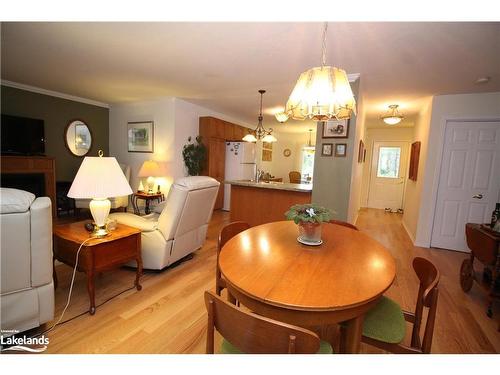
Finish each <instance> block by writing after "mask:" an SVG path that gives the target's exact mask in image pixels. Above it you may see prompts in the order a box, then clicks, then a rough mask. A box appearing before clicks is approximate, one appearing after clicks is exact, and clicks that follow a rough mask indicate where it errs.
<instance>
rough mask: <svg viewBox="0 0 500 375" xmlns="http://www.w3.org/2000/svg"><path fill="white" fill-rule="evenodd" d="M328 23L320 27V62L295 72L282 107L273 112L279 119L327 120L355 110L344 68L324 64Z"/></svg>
mask: <svg viewBox="0 0 500 375" xmlns="http://www.w3.org/2000/svg"><path fill="white" fill-rule="evenodd" d="M327 31H328V23H327V22H325V26H324V29H323V47H322V52H321V66H319V67H314V68H311V69H309V70H307V71H305V72H304V73H302V74H301V75H300V76H299V79H298V80H297V83H296V84H295V87H294V89H293V90H292V93H291V94H290V97H289V98H288V101H287V103H286V107H285V110H284V111H283V112H279V113H277V114H276V119H277V120H278V121H279V122H285V121H286V120H285V118H286V119H288V118H292V119H294V120H306V119H311V120H315V121H327V120H330V119H332V118H335V119H339V120H340V119H348V118H351V115H352V114H353V113H354V114H355V113H356V101H355V100H354V95H353V93H352V90H351V86H350V85H349V79H348V78H347V74H346V72H345V70H343V69H339V68H336V67H333V66H327V65H326V37H327Z"/></svg>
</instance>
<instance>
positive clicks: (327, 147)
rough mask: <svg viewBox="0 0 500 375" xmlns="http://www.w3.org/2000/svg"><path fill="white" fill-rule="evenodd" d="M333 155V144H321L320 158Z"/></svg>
mask: <svg viewBox="0 0 500 375" xmlns="http://www.w3.org/2000/svg"><path fill="white" fill-rule="evenodd" d="M332 155H333V143H323V144H322V145H321V156H332Z"/></svg>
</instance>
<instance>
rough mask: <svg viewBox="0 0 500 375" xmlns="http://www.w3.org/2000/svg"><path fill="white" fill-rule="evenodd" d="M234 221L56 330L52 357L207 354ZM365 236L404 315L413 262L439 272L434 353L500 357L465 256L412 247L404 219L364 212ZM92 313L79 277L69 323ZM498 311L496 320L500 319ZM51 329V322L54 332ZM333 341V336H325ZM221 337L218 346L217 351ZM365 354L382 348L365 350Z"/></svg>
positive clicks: (124, 275) (102, 287)
mask: <svg viewBox="0 0 500 375" xmlns="http://www.w3.org/2000/svg"><path fill="white" fill-rule="evenodd" d="M228 221H229V214H227V213H224V212H222V211H216V212H215V213H214V215H213V218H212V221H211V223H210V226H209V231H208V238H207V241H206V243H205V245H204V246H203V248H202V249H200V250H199V251H197V252H196V253H195V255H194V258H193V259H191V260H189V261H186V262H184V263H182V264H180V265H178V266H177V267H174V268H171V269H167V270H165V271H163V272H159V273H158V272H146V273H145V275H144V276H143V279H142V282H141V284H142V285H143V289H142V291H140V292H137V291H136V290H135V289H132V290H129V291H127V292H125V293H123V294H121V295H120V296H118V297H116V298H114V299H113V300H111V301H109V302H107V303H105V304H104V305H102V306H100V307H98V308H97V311H96V314H95V315H94V316H90V315H88V314H85V315H83V316H81V317H78V318H76V319H74V320H72V321H70V322H68V323H65V324H63V325H61V326H58V327H56V328H55V329H54V331H52V332H50V333H49V334H48V337H49V338H50V345H49V347H48V350H47V352H48V353H204V352H205V337H206V336H205V335H206V312H205V306H204V301H203V292H204V291H205V290H207V289H212V290H213V289H214V288H215V261H216V255H215V254H216V251H215V247H216V239H217V235H218V232H219V229H220V227H221V226H222V225H223V224H225V223H227V222H228ZM357 225H358V227H359V228H360V230H362V231H364V232H366V233H368V234H370V235H371V236H372V237H373V238H375V239H377V240H378V241H380V242H381V243H382V244H384V245H385V246H386V247H387V248H388V249H389V250H390V251H391V253H392V254H393V255H394V257H395V258H396V262H397V277H396V281H395V282H394V285H393V286H392V287H391V289H390V290H389V291H388V293H387V294H388V295H389V296H390V297H391V298H393V299H395V300H396V301H398V302H399V303H400V304H401V305H402V307H403V308H405V309H408V310H413V308H414V303H415V298H416V292H417V279H416V277H415V275H414V273H413V270H412V268H411V261H412V259H413V257H415V256H422V257H425V258H427V259H429V260H431V261H432V262H434V264H435V265H436V266H437V267H438V268H439V270H440V271H441V275H442V277H441V282H440V295H439V301H438V312H437V320H436V326H435V333H434V341H433V346H432V352H433V353H498V352H500V333H499V332H497V321H496V320H493V319H489V318H488V317H487V316H486V314H485V310H486V305H485V300H486V299H485V296H484V295H483V294H482V293H481V292H482V291H481V290H479V288H477V287H476V286H474V287H473V288H472V290H471V291H470V292H469V294H465V293H463V292H462V290H461V289H460V285H459V282H458V273H459V269H460V264H461V262H462V260H463V259H464V258H465V257H466V255H465V254H462V253H457V252H452V251H446V250H434V249H431V250H429V249H423V248H418V247H414V246H413V245H412V243H411V241H410V239H409V237H408V236H407V234H406V232H405V230H404V228H403V226H402V225H401V215H399V214H390V213H386V212H384V211H383V210H373V209H364V210H362V212H361V213H360V216H359V219H358V222H357ZM56 270H57V273H58V276H59V288H58V289H57V291H56V310H55V316H56V317H57V318H58V317H59V315H60V313H61V311H62V309H63V307H64V305H65V303H66V298H67V293H68V288H69V282H70V279H71V271H72V270H71V269H70V268H69V267H68V266H66V265H59V266H57V267H56ZM134 277H135V272H134V270H132V269H127V268H122V269H117V270H116V271H111V272H107V273H104V274H102V275H101V276H100V277H97V278H96V305H99V304H100V303H102V302H103V301H105V300H107V299H108V298H110V297H112V296H113V295H115V294H117V293H119V292H121V291H123V290H125V289H127V288H130V287H133V284H134ZM87 309H88V296H87V292H86V282H85V276H84V275H83V274H81V273H77V276H76V281H75V286H74V289H73V297H72V300H71V304H70V307H69V308H68V310H67V312H66V315H65V317H64V319H63V321H64V320H67V319H68V318H71V317H73V316H75V315H78V314H79V313H82V312H84V311H86V310H87ZM498 310H499V309H498V306H495V310H494V314H495V317H496V318H498V314H500V311H498ZM51 325H52V324H51V323H49V324H48V326H49V327H50V326H51ZM324 333H325V334H328V335H329V336H330V340H331V341H334V342H335V340H336V336H335V334H336V330H335V329H333V328H332V329H329V330H328V329H325V330H324ZM219 342H220V338H219V339H218V340H217V341H216V347H218V343H219ZM361 351H362V352H363V353H377V352H379V351H378V350H377V349H374V348H371V347H368V346H366V345H362V348H361Z"/></svg>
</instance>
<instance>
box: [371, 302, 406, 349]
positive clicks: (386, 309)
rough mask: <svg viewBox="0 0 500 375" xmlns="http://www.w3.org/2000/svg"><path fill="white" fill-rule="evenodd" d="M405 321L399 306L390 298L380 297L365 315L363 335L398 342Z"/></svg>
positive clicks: (393, 342) (401, 339)
mask: <svg viewBox="0 0 500 375" xmlns="http://www.w3.org/2000/svg"><path fill="white" fill-rule="evenodd" d="M405 332H406V323H405V318H404V315H403V311H402V310H401V307H399V305H398V304H397V303H396V302H394V301H393V300H392V299H390V298H387V297H382V298H381V299H380V301H379V303H378V304H377V305H376V306H375V307H374V308H373V309H371V310H370V311H368V313H367V314H366V316H365V321H364V323H363V336H366V337H370V338H372V339H375V340H378V341H382V342H386V343H390V344H398V343H400V342H401V341H403V339H404V337H405Z"/></svg>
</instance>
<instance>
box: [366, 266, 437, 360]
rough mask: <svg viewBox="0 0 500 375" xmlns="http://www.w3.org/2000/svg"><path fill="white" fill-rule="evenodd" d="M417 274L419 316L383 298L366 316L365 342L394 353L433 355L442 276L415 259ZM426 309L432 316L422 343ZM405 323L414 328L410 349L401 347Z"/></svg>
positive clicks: (429, 315)
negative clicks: (432, 347) (439, 285)
mask: <svg viewBox="0 0 500 375" xmlns="http://www.w3.org/2000/svg"><path fill="white" fill-rule="evenodd" d="M413 270H414V271H415V273H416V275H417V277H418V279H419V280H420V287H419V289H418V295H417V303H416V307H415V313H411V312H407V311H403V310H402V309H401V307H400V306H399V305H398V304H397V303H396V302H394V301H393V300H391V299H390V298H388V297H382V298H381V300H380V302H379V303H378V304H377V305H376V306H375V307H374V308H373V309H371V310H370V311H369V312H368V313H367V314H366V316H365V320H364V323H363V336H362V338H361V341H362V342H364V343H366V344H368V345H372V346H375V347H377V348H380V349H382V350H385V351H388V352H392V353H404V354H421V353H426V354H428V353H430V352H431V345H432V336H433V333H434V322H435V319H436V309H437V300H438V293H439V291H438V283H439V277H440V275H439V271H438V269H437V268H436V267H435V266H434V264H432V263H431V262H430V261H428V260H427V259H424V258H419V257H417V258H415V259H413ZM424 308H427V309H428V314H427V321H426V324H425V329H424V336H423V339H422V341H421V340H420V328H421V325H422V316H423V310H424ZM405 321H407V322H410V323H412V324H413V330H412V334H411V344H410V346H409V347H408V346H405V345H403V344H401V342H402V341H403V339H404V337H405V333H406V323H405Z"/></svg>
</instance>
